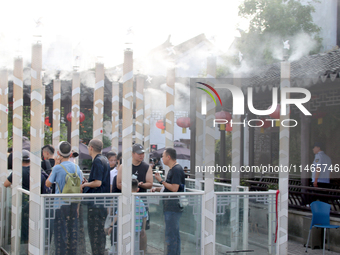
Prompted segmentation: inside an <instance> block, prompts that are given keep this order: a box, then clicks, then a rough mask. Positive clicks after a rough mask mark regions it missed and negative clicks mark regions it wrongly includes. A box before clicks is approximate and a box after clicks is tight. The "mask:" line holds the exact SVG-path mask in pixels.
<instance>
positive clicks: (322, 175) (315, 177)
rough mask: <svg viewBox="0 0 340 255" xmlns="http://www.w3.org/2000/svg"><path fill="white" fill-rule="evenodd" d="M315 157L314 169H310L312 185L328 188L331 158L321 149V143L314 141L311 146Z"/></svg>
mask: <svg viewBox="0 0 340 255" xmlns="http://www.w3.org/2000/svg"><path fill="white" fill-rule="evenodd" d="M313 153H314V154H315V158H314V161H313V166H314V169H315V170H314V171H312V186H313V187H320V188H329V183H330V180H329V177H330V172H331V171H330V167H331V165H332V160H331V159H330V157H328V156H327V155H326V154H325V152H324V151H323V144H322V143H320V142H315V143H314V146H313Z"/></svg>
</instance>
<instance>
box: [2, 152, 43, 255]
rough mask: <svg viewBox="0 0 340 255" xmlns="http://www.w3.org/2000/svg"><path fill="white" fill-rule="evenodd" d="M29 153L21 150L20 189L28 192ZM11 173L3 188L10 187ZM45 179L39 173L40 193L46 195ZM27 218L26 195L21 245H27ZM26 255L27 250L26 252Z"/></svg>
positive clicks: (23, 204)
mask: <svg viewBox="0 0 340 255" xmlns="http://www.w3.org/2000/svg"><path fill="white" fill-rule="evenodd" d="M30 162H31V160H30V152H29V151H28V150H22V188H23V189H25V190H30ZM12 178H13V172H12V173H11V174H10V175H9V176H8V177H7V180H6V181H5V182H4V186H5V187H6V188H7V187H10V186H11V185H12V180H13V179H12ZM45 181H46V177H45V175H44V174H43V173H41V183H40V192H41V194H45V193H46V190H47V189H46V186H45ZM28 218H29V197H28V196H27V195H26V194H23V195H22V217H21V243H28V228H29V225H28ZM27 254H28V250H27Z"/></svg>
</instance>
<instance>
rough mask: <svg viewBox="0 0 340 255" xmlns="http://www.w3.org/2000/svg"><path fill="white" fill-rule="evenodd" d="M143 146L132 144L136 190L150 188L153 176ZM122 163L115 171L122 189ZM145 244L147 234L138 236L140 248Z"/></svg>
mask: <svg viewBox="0 0 340 255" xmlns="http://www.w3.org/2000/svg"><path fill="white" fill-rule="evenodd" d="M144 152H145V151H144V147H143V145H141V144H138V143H135V144H134V145H132V172H131V173H132V175H134V176H135V177H133V178H137V180H138V187H139V191H138V192H146V190H147V189H151V188H152V184H153V178H152V167H151V166H150V165H149V164H147V163H145V162H144V161H143V160H144ZM122 169H123V167H122V165H120V167H119V168H118V173H117V188H118V189H120V190H121V189H122ZM140 198H141V199H142V200H143V199H144V200H145V197H143V196H140ZM146 210H147V214H148V217H147V222H146V229H149V226H150V225H149V224H150V218H149V208H148V207H146ZM146 244H147V236H146V235H143V236H141V238H140V247H141V249H142V250H146Z"/></svg>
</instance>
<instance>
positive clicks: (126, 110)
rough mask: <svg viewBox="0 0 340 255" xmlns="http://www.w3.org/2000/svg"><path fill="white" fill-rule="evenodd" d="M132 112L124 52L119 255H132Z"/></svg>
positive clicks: (129, 61) (128, 59)
mask: <svg viewBox="0 0 340 255" xmlns="http://www.w3.org/2000/svg"><path fill="white" fill-rule="evenodd" d="M132 110H133V52H132V50H129V49H127V50H125V52H124V65H123V117H122V119H123V127H122V138H123V144H122V145H123V146H122V147H123V148H122V151H123V157H122V159H123V170H122V194H123V197H122V199H123V208H122V213H123V215H124V217H123V219H126V220H124V222H122V223H118V224H121V228H120V229H121V230H122V240H118V241H119V243H120V244H122V245H121V254H132V253H133V251H131V241H132V236H131V235H132V234H134V233H131V227H132V225H131V224H132V222H133V221H132V219H133V217H134V215H132V200H131V199H132V196H131V167H132V130H133V122H132V118H133V115H132Z"/></svg>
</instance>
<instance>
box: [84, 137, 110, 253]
mask: <svg viewBox="0 0 340 255" xmlns="http://www.w3.org/2000/svg"><path fill="white" fill-rule="evenodd" d="M102 149H103V142H102V141H100V140H98V139H92V140H91V141H90V143H89V146H88V150H89V154H90V156H91V157H92V160H93V161H92V166H91V173H90V177H89V181H88V182H86V183H84V184H82V185H81V188H82V190H83V192H84V193H110V164H109V161H108V160H107V158H106V157H105V156H103V155H102V154H101V151H102ZM106 216H107V210H106V208H104V206H103V205H100V204H95V203H94V204H90V205H88V213H87V222H88V230H89V237H90V243H91V249H92V254H98V255H102V254H104V253H105V244H106V235H105V232H104V224H105V219H106Z"/></svg>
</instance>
